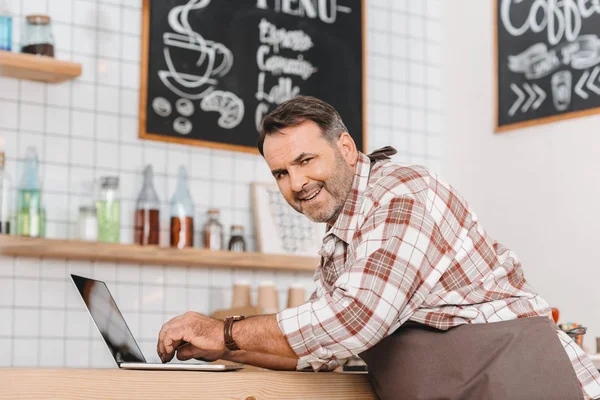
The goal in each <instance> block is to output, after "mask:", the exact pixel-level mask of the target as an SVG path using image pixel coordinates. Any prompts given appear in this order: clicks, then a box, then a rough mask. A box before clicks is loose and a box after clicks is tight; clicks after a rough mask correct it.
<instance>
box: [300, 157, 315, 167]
mask: <svg viewBox="0 0 600 400" xmlns="http://www.w3.org/2000/svg"><path fill="white" fill-rule="evenodd" d="M310 160H312V158H305V159H304V160H302V162H301V163H300V165H306V164H308V162H309V161H310Z"/></svg>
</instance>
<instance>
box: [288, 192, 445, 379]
mask: <svg viewBox="0 0 600 400" xmlns="http://www.w3.org/2000/svg"><path fill="white" fill-rule="evenodd" d="M355 238H356V239H355V240H354V241H353V243H352V245H351V246H350V247H349V251H351V252H354V253H355V261H354V262H353V263H352V265H351V266H349V267H346V271H345V272H344V273H343V274H341V275H340V276H339V278H338V279H337V280H336V281H335V283H334V284H333V288H332V290H331V291H328V292H324V293H322V295H321V296H319V297H317V298H314V299H312V301H309V302H307V303H305V304H302V305H300V306H298V307H296V308H290V309H286V310H283V311H281V312H280V313H279V314H277V322H278V324H279V328H280V329H281V331H282V333H283V334H284V336H285V337H286V339H287V341H288V343H289V344H290V347H291V348H292V349H293V350H294V351H295V352H296V354H297V355H298V357H299V361H298V369H302V368H304V367H306V366H308V365H310V366H311V367H312V368H313V370H315V371H318V370H323V369H326V370H329V369H332V368H335V367H336V366H338V365H341V363H343V362H344V360H345V359H347V358H349V357H350V356H352V355H355V354H359V353H361V352H363V351H364V350H367V349H369V348H370V347H372V346H374V345H375V344H376V343H378V342H379V341H380V340H381V339H383V338H384V337H385V336H387V335H388V334H389V333H391V332H393V331H394V330H395V329H397V327H399V326H400V321H401V320H406V319H408V317H409V316H410V315H411V314H412V313H413V312H414V310H416V308H418V306H419V305H420V304H421V303H422V302H423V300H424V299H425V297H426V294H427V293H429V291H430V290H431V287H432V286H433V285H434V284H435V282H437V281H438V280H439V276H440V275H441V273H436V271H435V266H436V265H438V263H440V260H441V258H443V257H445V254H446V253H447V252H448V249H449V245H448V244H447V243H446V242H445V241H444V239H443V235H442V233H441V232H440V230H439V228H438V226H437V225H436V224H435V221H434V220H433V218H432V217H431V215H429V214H428V213H427V211H426V209H425V207H424V206H423V205H422V204H420V203H418V202H417V201H415V200H414V199H412V198H410V197H395V198H393V199H392V200H390V201H389V202H388V203H386V204H382V205H379V206H378V207H376V208H374V209H373V210H372V211H371V213H369V215H368V216H367V217H366V219H365V222H364V224H363V225H362V226H361V227H360V230H359V231H358V233H357V235H356V236H355ZM355 242H356V243H355ZM349 256H352V255H349Z"/></svg>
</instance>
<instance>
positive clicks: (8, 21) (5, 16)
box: [0, 0, 13, 51]
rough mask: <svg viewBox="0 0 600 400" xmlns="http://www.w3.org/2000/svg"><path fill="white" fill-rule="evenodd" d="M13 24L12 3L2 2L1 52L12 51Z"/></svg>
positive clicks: (0, 20)
mask: <svg viewBox="0 0 600 400" xmlns="http://www.w3.org/2000/svg"><path fill="white" fill-rule="evenodd" d="M12 22H13V18H12V13H11V11H10V1H9V0H0V50H5V51H11V50H12Z"/></svg>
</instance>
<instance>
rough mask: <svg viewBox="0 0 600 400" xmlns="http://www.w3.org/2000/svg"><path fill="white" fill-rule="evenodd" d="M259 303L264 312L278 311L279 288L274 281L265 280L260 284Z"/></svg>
mask: <svg viewBox="0 0 600 400" xmlns="http://www.w3.org/2000/svg"><path fill="white" fill-rule="evenodd" d="M257 305H258V307H259V308H261V309H262V312H263V313H264V314H272V313H276V312H277V288H276V287H275V283H274V282H273V281H263V282H261V283H260V284H259V285H258V304H257Z"/></svg>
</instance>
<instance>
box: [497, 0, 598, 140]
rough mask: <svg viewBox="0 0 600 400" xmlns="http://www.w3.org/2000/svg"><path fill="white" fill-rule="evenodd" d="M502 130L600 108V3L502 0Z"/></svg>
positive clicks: (499, 115) (499, 90)
mask: <svg viewBox="0 0 600 400" xmlns="http://www.w3.org/2000/svg"><path fill="white" fill-rule="evenodd" d="M495 8H496V30H497V31H496V57H497V58H496V60H497V82H496V84H497V109H496V111H497V122H496V131H504V130H509V129H515V128H518V127H522V126H527V125H535V124H539V123H545V122H552V121H556V120H560V119H564V118H573V117H579V116H583V115H588V114H592V113H598V112H600V108H599V107H600V38H599V37H598V36H599V35H600V4H599V3H598V2H597V1H575V0H564V1H557V0H496V6H495Z"/></svg>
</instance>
